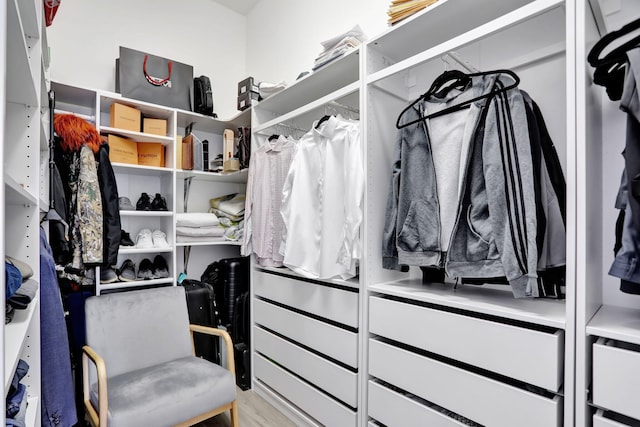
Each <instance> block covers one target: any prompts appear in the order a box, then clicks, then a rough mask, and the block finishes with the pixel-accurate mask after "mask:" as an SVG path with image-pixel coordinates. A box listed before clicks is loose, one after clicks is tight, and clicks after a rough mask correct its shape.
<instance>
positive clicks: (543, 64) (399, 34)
mask: <svg viewBox="0 0 640 427" xmlns="http://www.w3.org/2000/svg"><path fill="white" fill-rule="evenodd" d="M463 3H464V2H460V1H453V0H448V1H445V2H437V3H436V4H434V6H432V7H429V8H427V9H426V10H425V11H424V12H421V13H420V14H417V15H416V16H414V17H412V18H410V19H409V20H407V21H406V22H403V23H400V24H398V25H397V26H396V27H394V28H392V29H390V30H388V31H387V32H386V33H383V34H382V35H380V36H378V37H376V38H374V39H372V40H370V41H369V42H368V43H367V46H366V64H367V65H366V66H367V73H366V77H365V84H366V93H365V97H366V105H367V111H366V115H365V117H366V120H365V139H366V165H367V194H366V207H365V212H366V214H365V227H366V231H365V235H366V236H367V240H366V253H365V260H366V261H365V268H364V271H365V272H366V277H365V278H364V283H365V286H366V290H367V295H368V300H367V301H366V306H365V308H364V309H365V310H366V312H367V315H366V316H365V317H366V318H367V330H368V332H369V341H368V348H367V350H366V353H367V354H368V359H367V363H368V367H366V368H365V369H367V372H368V374H369V382H368V384H363V387H366V389H367V393H368V396H367V399H366V401H367V403H368V410H367V414H368V416H370V417H371V419H373V420H377V421H379V422H382V423H383V424H386V425H400V424H398V421H397V420H398V419H402V418H401V416H402V413H403V412H404V410H405V409H406V410H409V409H411V410H412V411H415V413H421V414H424V416H428V417H440V416H441V415H442V411H444V412H446V413H448V414H449V417H447V421H448V422H449V423H451V425H456V424H455V423H454V421H455V420H454V418H455V417H459V416H462V417H465V418H467V419H468V420H471V421H474V422H477V423H479V424H482V425H491V426H498V425H504V426H509V425H530V426H539V425H565V426H570V425H573V383H574V378H573V369H574V368H573V367H574V364H573V360H574V343H573V335H572V334H573V332H572V331H573V328H574V306H575V285H574V279H573V274H572V271H573V270H572V269H573V263H572V261H571V259H569V258H570V255H569V254H570V253H571V251H572V250H573V247H574V243H573V236H574V231H573V230H575V224H574V222H573V219H572V218H571V215H570V214H569V212H574V210H575V208H574V204H573V201H572V199H570V198H568V200H567V212H568V214H567V240H566V241H567V251H568V255H567V256H568V259H567V277H566V289H565V290H566V300H564V301H562V300H560V301H559V300H548V299H528V300H520V299H514V298H513V295H512V293H511V289H510V288H509V287H508V286H500V285H484V286H480V287H475V286H468V285H467V286H465V285H463V286H460V285H457V286H456V285H455V283H445V284H429V283H422V273H421V271H420V270H419V269H417V268H412V269H411V270H410V272H409V273H399V272H393V271H388V270H384V269H382V253H381V238H382V229H383V224H384V212H385V204H386V199H387V189H388V188H389V183H390V173H391V164H392V159H393V150H394V141H395V135H396V128H395V123H396V119H397V117H398V115H399V113H400V112H401V111H402V110H403V109H404V108H405V107H406V106H407V105H408V104H409V103H411V102H412V101H413V100H415V99H416V98H418V97H419V96H420V95H421V94H423V93H424V92H425V91H426V90H427V88H428V87H429V86H430V85H431V82H433V80H434V79H435V77H437V76H438V75H439V74H441V73H442V72H443V71H445V70H446V69H450V68H460V67H459V66H457V65H455V64H454V65H451V63H447V62H445V59H443V57H444V56H445V55H446V54H448V53H450V52H452V51H453V52H455V54H456V55H457V57H458V58H462V59H464V61H466V62H467V63H468V64H471V65H472V66H473V67H474V68H476V69H478V70H480V71H488V70H494V69H503V68H508V69H511V70H513V71H514V72H516V73H517V74H518V76H519V77H520V78H521V83H520V84H519V88H520V89H523V90H525V91H527V92H528V93H529V94H530V95H531V97H532V98H533V99H534V100H535V101H536V102H537V103H538V105H539V106H540V109H541V110H542V112H543V114H544V118H545V121H546V124H547V126H548V128H549V132H550V134H551V137H552V139H553V141H554V143H555V146H556V149H557V150H558V154H559V157H560V160H561V163H562V166H563V172H564V174H565V177H566V179H567V185H568V186H569V187H571V186H572V185H573V176H572V174H573V166H572V163H571V154H570V153H572V152H573V150H574V144H575V143H574V140H575V138H574V136H573V129H574V126H575V125H574V123H575V119H574V117H573V116H574V113H573V110H572V106H573V94H572V92H571V89H572V87H573V86H572V85H573V81H572V80H571V77H570V76H571V75H572V72H571V70H572V65H571V64H572V62H571V61H572V58H573V46H572V36H571V34H572V33H573V27H572V25H573V24H572V19H573V13H572V8H573V5H572V3H571V2H566V3H565V2H564V1H560V0H536V1H520V2H489V3H487V4H485V2H483V4H482V5H480V4H468V3H464V4H463ZM463 11H464V13H463ZM541 28H544V29H545V30H544V31H540V29H541ZM568 194H570V195H572V194H573V193H571V191H570V190H569V193H568ZM503 333H504V334H506V335H502V334H503ZM460 345H463V346H464V345H468V346H469V348H466V350H468V351H466V350H465V351H463V350H462V347H460ZM471 348H473V349H471ZM518 352H522V353H521V355H522V358H519V357H514V358H513V359H510V360H501V359H502V357H500V356H499V355H507V354H516V353H518ZM536 356H537V357H536ZM526 359H530V362H531V363H527V362H524V360H526ZM399 361H400V362H399ZM425 372H428V376H427V375H426V374H425ZM423 375H424V376H423ZM436 377H437V378H439V380H438V381H433V380H432V379H433V378H436ZM429 378H431V379H429ZM454 384H455V385H454ZM407 394H409V395H410V396H409V395H407ZM497 395H500V396H501V397H500V398H498V399H496V398H495V396H497ZM387 399H392V401H394V402H396V403H397V405H395V404H393V405H388V406H387V408H385V409H381V408H380V405H381V404H382V402H384V401H386V400H387ZM492 402H499V404H497V406H496V404H495V403H492ZM512 407H513V408H516V407H517V408H518V410H513V411H512V410H511V409H509V408H512ZM434 408H439V409H434ZM524 408H526V409H524ZM523 410H525V411H527V412H526V413H527V414H528V415H526V416H525V415H523V412H522V411H523ZM398 417H400V418H398ZM451 417H453V418H451ZM445 425H447V424H446V423H445Z"/></svg>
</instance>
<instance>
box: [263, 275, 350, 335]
mask: <svg viewBox="0 0 640 427" xmlns="http://www.w3.org/2000/svg"><path fill="white" fill-rule="evenodd" d="M251 286H253V289H254V292H255V294H256V296H260V297H263V298H267V299H270V300H272V301H276V302H279V303H281V304H284V305H288V306H290V307H295V308H296V309H298V310H302V311H306V312H307V313H311V314H315V315H316V316H320V317H324V318H327V319H330V320H333V321H335V322H339V323H342V324H345V325H348V326H351V327H354V328H357V327H358V293H357V292H349V291H345V290H342V289H338V288H332V287H329V286H324V285H322V284H319V283H312V282H306V281H302V280H296V279H291V278H289V277H283V276H278V275H276V274H269V273H264V272H262V271H255V272H254V275H253V283H251Z"/></svg>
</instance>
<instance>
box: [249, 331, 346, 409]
mask: <svg viewBox="0 0 640 427" xmlns="http://www.w3.org/2000/svg"><path fill="white" fill-rule="evenodd" d="M253 337H254V338H253V346H254V349H255V351H257V352H259V353H262V354H263V355H264V356H266V357H267V358H269V359H270V360H274V361H275V362H277V363H278V364H279V365H281V366H284V367H285V368H287V369H288V370H290V371H292V372H293V373H295V374H296V375H299V376H301V377H302V378H304V379H305V380H307V381H309V382H310V383H312V384H314V385H315V386H317V387H318V388H320V389H322V390H324V391H326V392H327V393H329V394H330V395H332V396H335V397H336V398H338V399H340V400H341V401H343V402H345V403H346V404H348V405H350V406H352V407H354V408H355V407H357V406H358V389H357V387H358V384H357V383H358V375H357V374H356V373H354V372H351V371H349V370H348V369H345V368H343V367H341V366H338V365H336V364H335V363H332V362H330V361H328V360H327V359H324V358H323V357H320V356H318V355H316V354H314V353H311V352H310V351H307V350H305V349H303V348H301V347H298V346H297V345H295V344H293V343H291V342H289V341H286V340H284V339H282V338H280V337H278V336H276V335H274V334H272V333H270V332H268V331H265V330H264V329H262V328H253Z"/></svg>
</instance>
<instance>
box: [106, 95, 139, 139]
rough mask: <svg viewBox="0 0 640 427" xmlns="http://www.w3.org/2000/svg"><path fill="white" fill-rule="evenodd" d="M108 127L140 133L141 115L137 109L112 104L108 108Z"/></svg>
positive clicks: (115, 103)
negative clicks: (109, 115) (109, 116)
mask: <svg viewBox="0 0 640 427" xmlns="http://www.w3.org/2000/svg"><path fill="white" fill-rule="evenodd" d="M110 113H111V118H110V126H111V127H112V128H118V129H125V130H131V131H134V132H140V129H141V127H140V125H141V119H142V114H141V113H140V110H138V109H137V108H133V107H129V106H128V105H124V104H118V103H117V102H114V103H113V104H111V108H110Z"/></svg>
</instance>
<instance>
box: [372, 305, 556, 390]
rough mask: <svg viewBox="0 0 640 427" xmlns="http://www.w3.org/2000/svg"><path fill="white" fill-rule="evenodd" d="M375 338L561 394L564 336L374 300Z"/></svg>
mask: <svg viewBox="0 0 640 427" xmlns="http://www.w3.org/2000/svg"><path fill="white" fill-rule="evenodd" d="M369 301H370V305H369V330H370V332H372V333H374V334H376V335H380V336H383V337H386V338H389V339H392V340H395V341H399V342H402V343H405V344H409V345H411V346H414V347H417V348H422V349H425V350H427V351H430V352H432V353H436V354H440V355H442V356H445V357H449V358H451V359H454V360H459V361H460V362H464V363H468V364H470V365H473V366H477V367H480V368H483V369H487V370H489V371H493V372H497V373H499V374H502V375H505V376H507V377H510V378H516V379H518V380H521V381H524V382H526V383H529V384H534V385H537V386H539V387H543V388H545V389H547V390H552V391H558V390H559V389H560V387H561V385H562V382H563V372H564V369H563V366H564V363H563V355H564V331H558V332H556V333H555V334H549V333H544V332H539V331H535V330H531V329H526V328H520V327H516V326H511V325H506V324H503V323H498V322H492V321H488V320H483V319H477V318H473V317H467V316H464V315H460V314H455V313H449V312H446V311H441V310H436V309H432V308H428V307H421V306H417V305H413V304H406V303H402V302H399V301H393V300H388V299H384V298H378V297H371V298H370V300H369Z"/></svg>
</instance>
